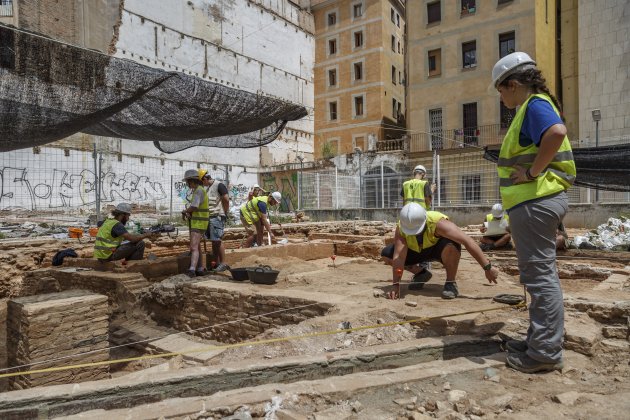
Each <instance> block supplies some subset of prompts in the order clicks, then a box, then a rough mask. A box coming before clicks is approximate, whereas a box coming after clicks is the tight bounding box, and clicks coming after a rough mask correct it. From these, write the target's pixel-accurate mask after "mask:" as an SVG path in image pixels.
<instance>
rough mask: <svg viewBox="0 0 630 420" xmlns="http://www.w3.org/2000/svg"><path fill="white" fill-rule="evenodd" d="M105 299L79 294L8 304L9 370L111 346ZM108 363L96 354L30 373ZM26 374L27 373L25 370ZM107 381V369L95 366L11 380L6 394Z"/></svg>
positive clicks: (102, 354)
mask: <svg viewBox="0 0 630 420" xmlns="http://www.w3.org/2000/svg"><path fill="white" fill-rule="evenodd" d="M108 318H109V310H108V305H107V296H103V295H97V294H90V293H89V292H85V291H82V290H72V291H66V292H61V293H51V294H46V295H37V296H28V297H22V298H17V299H13V300H10V301H9V302H8V306H7V355H8V366H9V367H12V366H20V365H24V364H29V363H36V362H45V361H47V360H50V359H54V358H59V357H64V356H71V355H76V354H79V353H85V352H89V351H93V350H100V349H105V348H107V347H108V345H109V341H108V339H109V334H108V325H109V322H108ZM108 359H109V351H108V350H104V351H99V352H96V353H91V354H86V355H82V356H78V357H74V358H71V359H66V360H61V361H57V362H45V363H42V364H38V365H35V366H33V367H32V369H45V368H49V367H54V366H61V365H67V364H79V363H89V362H98V361H104V360H108ZM23 369H28V368H23ZM108 377H109V366H108V365H104V366H96V367H87V368H80V369H71V370H63V371H57V372H46V373H38V374H33V375H25V376H15V377H12V378H10V381H9V387H10V389H13V390H15V389H24V388H32V387H35V386H41V385H55V384H65V383H75V382H84V381H91V380H97V379H103V378H108Z"/></svg>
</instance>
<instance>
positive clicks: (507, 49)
mask: <svg viewBox="0 0 630 420" xmlns="http://www.w3.org/2000/svg"><path fill="white" fill-rule="evenodd" d="M514 51H516V36H515V35H514V31H512V32H508V33H505V34H501V35H499V58H503V57H505V56H506V55H508V54H512V53H513V52H514Z"/></svg>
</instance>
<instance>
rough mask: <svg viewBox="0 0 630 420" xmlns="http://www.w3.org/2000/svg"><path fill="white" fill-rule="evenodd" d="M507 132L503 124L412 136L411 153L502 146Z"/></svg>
mask: <svg viewBox="0 0 630 420" xmlns="http://www.w3.org/2000/svg"><path fill="white" fill-rule="evenodd" d="M506 132H507V128H506V127H504V126H501V124H490V125H481V126H478V127H469V128H456V129H451V130H441V131H434V132H432V133H418V134H412V135H411V140H410V144H409V151H411V152H424V151H429V150H445V149H462V148H465V147H484V146H489V145H493V144H501V141H503V137H504V136H505V133H506Z"/></svg>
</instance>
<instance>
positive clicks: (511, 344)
mask: <svg viewBox="0 0 630 420" xmlns="http://www.w3.org/2000/svg"><path fill="white" fill-rule="evenodd" d="M505 348H506V350H507V351H508V352H510V353H525V352H526V351H527V341H525V340H508V342H507V343H505Z"/></svg>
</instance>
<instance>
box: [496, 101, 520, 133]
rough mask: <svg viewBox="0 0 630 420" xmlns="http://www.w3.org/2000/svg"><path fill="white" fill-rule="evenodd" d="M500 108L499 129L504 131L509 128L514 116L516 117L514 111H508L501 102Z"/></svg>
mask: <svg viewBox="0 0 630 420" xmlns="http://www.w3.org/2000/svg"><path fill="white" fill-rule="evenodd" d="M499 108H500V116H499V118H500V120H501V128H503V129H506V128H509V127H510V124H512V120H513V119H514V115H516V111H515V110H514V109H508V107H506V106H505V105H503V102H499Z"/></svg>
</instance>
